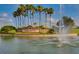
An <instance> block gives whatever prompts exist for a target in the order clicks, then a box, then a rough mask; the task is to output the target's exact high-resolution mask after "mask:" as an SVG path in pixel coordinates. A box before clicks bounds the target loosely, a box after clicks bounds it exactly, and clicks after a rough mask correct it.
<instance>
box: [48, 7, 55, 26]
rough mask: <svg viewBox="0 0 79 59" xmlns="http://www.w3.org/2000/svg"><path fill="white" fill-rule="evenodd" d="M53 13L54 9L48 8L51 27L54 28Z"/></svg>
mask: <svg viewBox="0 0 79 59" xmlns="http://www.w3.org/2000/svg"><path fill="white" fill-rule="evenodd" d="M53 13H54V10H53V8H48V9H47V14H48V15H49V18H50V27H52V23H51V21H52V20H51V16H52V14H53Z"/></svg>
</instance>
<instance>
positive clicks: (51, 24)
mask: <svg viewBox="0 0 79 59" xmlns="http://www.w3.org/2000/svg"><path fill="white" fill-rule="evenodd" d="M50 28H52V20H51V14H50Z"/></svg>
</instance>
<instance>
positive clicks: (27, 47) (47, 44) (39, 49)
mask: <svg viewBox="0 0 79 59" xmlns="http://www.w3.org/2000/svg"><path fill="white" fill-rule="evenodd" d="M56 39H57V38H52V37H49V38H29V37H14V36H2V37H0V54H78V53H79V37H70V38H69V39H68V41H69V42H72V43H71V45H69V44H63V46H62V47H58V46H57V45H59V44H60V43H59V41H58V40H56ZM73 45H75V46H73Z"/></svg>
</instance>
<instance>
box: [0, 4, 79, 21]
mask: <svg viewBox="0 0 79 59" xmlns="http://www.w3.org/2000/svg"><path fill="white" fill-rule="evenodd" d="M39 5H41V4H39ZM35 6H37V5H36V4H35ZM41 6H43V7H52V8H53V9H54V14H53V15H52V18H53V19H54V20H58V19H59V11H60V7H59V4H42V5H41ZM17 7H18V5H17V4H0V16H2V13H7V14H8V16H9V17H13V16H12V13H13V12H14V11H15V10H16V9H17ZM63 15H64V16H69V17H72V18H73V19H75V20H77V21H78V19H79V5H77V4H76V5H72V4H70V5H68V4H67V5H62V16H63Z"/></svg>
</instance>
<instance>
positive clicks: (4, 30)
mask: <svg viewBox="0 0 79 59" xmlns="http://www.w3.org/2000/svg"><path fill="white" fill-rule="evenodd" d="M0 32H1V33H6V34H7V33H16V28H15V27H14V26H4V27H2V28H1V31H0Z"/></svg>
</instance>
